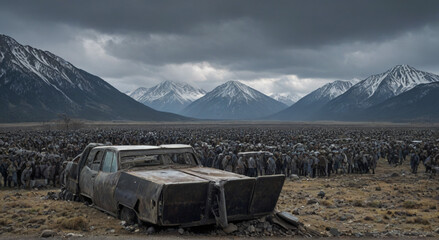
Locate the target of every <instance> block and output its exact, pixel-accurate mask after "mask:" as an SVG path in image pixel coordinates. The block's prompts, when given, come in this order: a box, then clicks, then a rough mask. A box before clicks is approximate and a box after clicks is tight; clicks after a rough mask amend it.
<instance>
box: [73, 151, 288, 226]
mask: <svg viewBox="0 0 439 240" xmlns="http://www.w3.org/2000/svg"><path fill="white" fill-rule="evenodd" d="M284 178H285V177H284V176H283V175H274V176H263V177H257V178H253V177H247V176H243V175H239V174H235V173H231V172H226V171H222V170H218V169H213V168H206V167H202V166H201V165H200V162H199V160H198V159H197V156H196V154H195V152H194V149H193V148H192V147H191V146H189V145H161V146H147V145H142V146H100V145H98V144H90V145H89V146H87V148H86V149H85V150H84V152H83V153H82V154H80V155H79V156H78V157H76V158H75V159H74V161H72V162H69V163H68V166H67V168H66V179H65V192H67V193H68V194H71V195H72V196H76V197H80V198H81V199H83V200H85V201H89V202H90V203H92V204H93V205H94V206H95V207H96V208H98V209H100V210H103V211H105V212H107V213H109V214H111V215H114V216H116V217H120V218H121V219H123V220H126V221H130V222H131V221H142V222H148V223H151V224H156V225H160V226H183V227H185V226H187V227H188V226H199V225H208V224H215V223H216V224H219V225H221V226H223V227H226V226H227V224H228V222H229V221H235V220H246V219H252V218H255V217H260V216H264V215H268V214H270V213H272V212H273V210H274V208H275V206H276V203H277V200H278V197H279V194H280V192H281V189H282V186H283V183H284Z"/></svg>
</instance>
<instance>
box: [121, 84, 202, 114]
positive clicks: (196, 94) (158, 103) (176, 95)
mask: <svg viewBox="0 0 439 240" xmlns="http://www.w3.org/2000/svg"><path fill="white" fill-rule="evenodd" d="M204 94H206V92H205V91H204V90H203V89H198V88H195V87H192V86H191V85H189V84H186V83H179V82H174V81H169V80H166V81H163V82H161V83H159V84H158V85H155V86H154V87H151V88H138V89H137V90H135V91H133V92H132V93H131V94H129V96H130V97H132V98H134V99H135V100H137V101H138V102H141V103H143V104H145V105H146V106H149V107H152V108H154V109H157V110H160V111H165V112H173V113H177V112H179V111H181V110H182V109H183V108H184V107H186V106H187V105H189V104H190V103H192V102H193V101H195V100H197V99H198V98H200V97H202V96H204Z"/></svg>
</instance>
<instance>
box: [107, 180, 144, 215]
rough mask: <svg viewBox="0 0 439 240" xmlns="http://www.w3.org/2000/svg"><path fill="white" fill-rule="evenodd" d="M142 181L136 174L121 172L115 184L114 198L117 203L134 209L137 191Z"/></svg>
mask: <svg viewBox="0 0 439 240" xmlns="http://www.w3.org/2000/svg"><path fill="white" fill-rule="evenodd" d="M142 181H144V180H142V179H139V178H138V177H136V176H133V175H131V174H127V173H125V172H122V173H121V174H120V177H119V181H118V183H117V185H116V190H115V192H114V198H115V199H116V201H117V202H118V203H119V204H122V205H124V206H126V207H129V208H132V209H134V206H135V205H136V202H137V201H138V196H137V191H138V188H139V186H140V184H141V182H142Z"/></svg>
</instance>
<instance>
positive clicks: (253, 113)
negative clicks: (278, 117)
mask: <svg viewBox="0 0 439 240" xmlns="http://www.w3.org/2000/svg"><path fill="white" fill-rule="evenodd" d="M285 107H286V105H285V104H283V103H281V102H278V101H276V100H274V99H273V98H270V97H268V96H266V95H265V94H263V93H261V92H259V91H257V90H255V89H253V88H251V87H249V86H247V85H245V84H244V83H241V82H239V81H228V82H226V83H223V84H221V85H220V86H218V87H216V88H215V89H213V90H212V91H211V92H209V93H207V94H206V95H205V96H204V97H202V98H200V99H198V100H196V101H194V102H193V103H191V104H190V105H189V106H188V107H186V108H185V109H184V110H183V112H182V113H183V114H185V115H187V116H192V117H198V118H204V119H257V118H260V117H263V116H266V115H270V114H272V113H274V112H277V111H280V110H282V109H284V108H285Z"/></svg>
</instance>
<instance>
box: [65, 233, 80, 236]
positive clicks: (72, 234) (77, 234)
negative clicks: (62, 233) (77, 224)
mask: <svg viewBox="0 0 439 240" xmlns="http://www.w3.org/2000/svg"><path fill="white" fill-rule="evenodd" d="M66 237H84V235H82V234H79V233H67V234H66Z"/></svg>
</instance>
